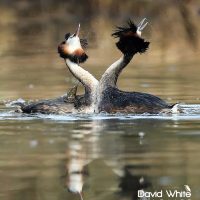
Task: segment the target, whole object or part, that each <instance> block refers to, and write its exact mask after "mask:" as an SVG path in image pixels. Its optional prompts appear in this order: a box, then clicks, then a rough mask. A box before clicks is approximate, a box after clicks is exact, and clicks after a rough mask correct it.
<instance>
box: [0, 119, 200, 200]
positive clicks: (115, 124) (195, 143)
mask: <svg viewBox="0 0 200 200" xmlns="http://www.w3.org/2000/svg"><path fill="white" fill-rule="evenodd" d="M8 122H9V124H8ZM0 123H1V126H0V146H1V151H0V179H1V183H0V196H1V199H2V200H8V199H9V200H21V199H22V198H23V199H24V198H26V199H30V200H32V199H33V200H39V199H42V200H43V199H44V200H45V199H48V200H49V199H52V200H53V199H72V200H75V199H77V195H78V194H79V193H81V194H82V193H83V194H82V195H83V199H84V200H86V199H87V200H89V199H107V200H114V199H116V200H117V199H124V200H131V199H136V195H137V190H138V189H144V190H145V191H154V190H161V189H167V188H168V189H174V188H182V187H183V185H189V186H190V187H191V188H192V195H193V196H192V197H193V200H198V199H199V197H200V196H199V193H198V188H199V178H198V177H199V175H200V174H199V170H198V169H199V167H200V162H199V160H198V159H197V158H198V155H199V152H200V149H199V142H200V141H199V134H198V132H199V129H200V126H199V121H195V120H192V121H189V120H185V121H181V120H180V121H171V120H166V119H164V120H163V119H148V118H146V119H128V120H125V119H122V120H121V119H120V118H119V119H110V120H109V119H105V120H91V119H88V120H76V121H60V122H59V121H57V122H56V121H49V120H45V119H43V120H39V119H37V120H31V121H26V120H24V121H17V120H9V121H8V120H1V121H0ZM66 172H67V175H66V177H65V178H64V179H65V181H64V182H65V183H64V184H63V181H62V180H63V179H61V177H62V176H63V174H66ZM5 183H6V184H5ZM67 188H68V189H69V190H70V191H71V192H73V193H75V194H73V193H70V192H68V191H67ZM81 191H82V192H81ZM78 196H79V195H78ZM79 198H80V197H79ZM164 199H165V198H164Z"/></svg>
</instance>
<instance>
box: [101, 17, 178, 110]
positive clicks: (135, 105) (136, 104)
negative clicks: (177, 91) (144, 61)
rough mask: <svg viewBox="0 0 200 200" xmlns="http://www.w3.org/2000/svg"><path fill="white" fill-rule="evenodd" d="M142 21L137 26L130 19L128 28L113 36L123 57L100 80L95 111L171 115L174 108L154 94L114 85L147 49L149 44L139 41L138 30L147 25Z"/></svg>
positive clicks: (118, 28) (140, 39) (118, 31)
mask: <svg viewBox="0 0 200 200" xmlns="http://www.w3.org/2000/svg"><path fill="white" fill-rule="evenodd" d="M145 20H146V19H143V20H142V21H141V22H140V23H139V24H138V26H136V25H135V24H134V23H133V22H132V21H131V20H129V21H128V25H127V27H117V30H116V31H115V32H114V33H113V34H112V36H114V37H115V38H119V41H118V42H117V43H116V46H117V48H118V49H119V50H120V51H121V52H122V53H123V56H122V57H121V58H120V59H119V60H117V61H116V62H115V63H113V64H112V65H111V66H110V67H109V68H108V69H107V70H106V71H105V73H104V74H103V75H102V77H101V79H100V81H99V91H98V105H97V107H98V112H102V111H105V112H108V113H116V112H123V113H124V112H126V113H160V112H170V111H171V109H172V108H173V107H174V105H169V104H168V103H166V102H165V101H163V100H162V99H160V98H159V97H156V96H154V95H151V94H146V93H140V92H124V91H121V90H119V89H118V88H117V86H116V83H117V79H118V77H119V75H120V73H121V72H122V70H123V69H124V68H125V67H126V66H127V64H128V63H129V62H130V61H131V59H132V58H133V56H134V55H135V54H137V53H144V52H145V51H146V50H147V49H148V47H149V42H147V41H145V40H144V39H143V38H141V31H142V30H143V29H144V27H145V26H146V25H147V22H145ZM174 110H175V111H176V109H174Z"/></svg>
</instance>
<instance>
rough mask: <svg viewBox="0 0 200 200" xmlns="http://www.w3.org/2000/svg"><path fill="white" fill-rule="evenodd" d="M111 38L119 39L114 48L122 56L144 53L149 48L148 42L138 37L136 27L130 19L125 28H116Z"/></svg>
mask: <svg viewBox="0 0 200 200" xmlns="http://www.w3.org/2000/svg"><path fill="white" fill-rule="evenodd" d="M112 36H113V37H115V38H119V41H118V42H117V43H116V46H117V48H118V49H119V50H120V51H121V52H122V53H123V54H136V53H144V52H145V51H146V50H147V49H148V47H149V42H147V41H145V40H144V39H143V38H141V37H140V36H139V35H138V33H137V26H136V25H135V24H134V23H133V22H132V21H131V20H130V19H129V20H128V22H127V26H125V27H120V26H117V29H116V31H115V32H114V33H113V34H112Z"/></svg>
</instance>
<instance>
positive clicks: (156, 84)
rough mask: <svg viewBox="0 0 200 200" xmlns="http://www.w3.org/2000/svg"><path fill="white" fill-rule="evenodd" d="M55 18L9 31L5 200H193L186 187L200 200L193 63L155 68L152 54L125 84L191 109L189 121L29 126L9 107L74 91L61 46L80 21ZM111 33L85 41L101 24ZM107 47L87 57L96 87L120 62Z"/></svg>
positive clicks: (1, 85) (131, 69)
mask: <svg viewBox="0 0 200 200" xmlns="http://www.w3.org/2000/svg"><path fill="white" fill-rule="evenodd" d="M41 2H42V1H41ZM43 2H46V1H43ZM24 8H26V6H24ZM43 12H45V10H43ZM63 12H64V11H63ZM19 13H21V12H19ZM28 13H29V12H28ZM64 13H66V11H65V12H64ZM11 16H12V15H11ZM42 16H43V15H42ZM55 16H57V15H55ZM55 16H54V15H53V13H51V14H50V13H49V15H48V17H47V16H46V18H45V17H43V18H41V17H40V16H39V15H38V18H37V17H36V16H33V17H32V15H31V13H30V16H29V18H28V19H27V18H26V17H25V18H23V16H22V18H23V20H22V18H16V16H13V18H14V19H15V20H19V21H20V23H18V22H17V21H15V22H12V20H11V22H10V23H11V25H2V24H1V27H2V28H1V34H2V35H0V36H1V37H0V40H1V46H0V58H1V59H0V66H1V72H0V200H22V199H27V200H46V199H48V200H66V199H74V200H75V199H79V198H80V197H79V195H78V194H75V193H76V192H77V191H80V190H81V189H82V192H83V198H84V199H85V200H90V199H93V200H101V199H102V200H116V199H120V200H123V199H124V200H126V199H127V200H131V199H137V191H138V190H140V189H143V190H145V191H149V192H150V191H151V192H155V191H163V199H165V200H167V199H175V198H167V196H166V194H165V190H175V189H177V190H178V191H186V188H187V187H185V186H184V185H188V186H189V188H190V189H191V194H192V197H190V198H182V199H184V200H188V199H192V200H199V199H200V170H199V169H200V159H199V155H200V90H199V85H200V78H199V74H200V68H199V62H196V61H191V60H187V59H189V58H190V55H188V57H183V59H182V61H183V62H182V63H173V62H171V63H173V64H169V62H167V63H165V62H161V63H159V64H158V63H157V62H156V64H155V65H154V64H152V63H153V62H152V60H154V59H155V60H156V59H157V58H156V57H154V55H151V51H150V53H149V54H147V57H146V55H142V56H139V55H138V56H137V57H136V59H134V62H132V63H131V64H130V65H129V66H128V67H127V69H126V70H125V71H124V72H123V74H122V75H121V76H120V80H119V87H120V89H123V90H128V91H133V90H135V91H143V92H148V93H151V94H155V95H157V96H160V97H161V98H163V99H165V100H167V101H168V102H170V103H176V102H180V103H182V104H183V105H182V108H183V109H184V111H185V113H184V114H179V115H175V114H174V115H156V116H151V115H139V116H137V115H136V116H134V115H120V114H118V115H106V114H99V115H86V114H85V115H67V116H55V115H50V116H49V115H36V116H30V115H21V114H16V113H13V110H14V108H10V107H6V106H5V103H8V102H9V101H13V100H17V99H19V98H22V99H25V100H35V99H42V98H53V97H57V96H59V95H62V94H64V93H65V92H66V91H67V89H68V88H69V87H70V86H72V85H73V84H74V79H73V78H71V75H70V73H69V72H68V71H67V70H66V67H65V64H64V62H63V61H62V60H61V59H60V58H59V57H58V55H57V44H58V43H59V42H60V41H62V40H63V35H64V33H65V32H66V31H68V30H70V31H71V30H73V29H74V26H73V27H69V24H71V22H70V19H71V18H70V19H69V18H67V20H68V23H65V22H63V21H62V23H59V18H56V17H55ZM60 18H62V16H61V17H60ZM11 19H12V18H11ZM62 19H63V18H62ZM75 21H77V22H78V19H77V20H75ZM12 23H14V26H13V25H12ZM85 23H86V24H87V20H86V21H85ZM98 23H99V24H98ZM102 23H103V20H102V21H101V20H99V22H93V23H91V24H93V25H91V24H90V25H89V28H88V29H87V27H86V28H83V32H84V33H85V35H86V33H89V34H91V35H92V30H93V29H94V24H95V25H98V26H97V27H100V30H101V31H102V30H105V32H106V34H107V35H109V36H110V33H111V29H112V28H113V27H110V24H109V30H107V29H106V28H107V27H104V26H103V27H104V28H105V29H103V28H101V26H100V25H102ZM66 24H68V26H66ZM64 26H66V29H67V30H65V29H64V28H63V29H62V30H61V27H64ZM70 26H72V25H70ZM92 26H93V29H92V28H91V27H92ZM83 27H84V25H83ZM152 29H153V28H152ZM103 32H104V31H102V32H100V33H99V35H97V38H96V39H98V40H101V39H102V38H101V37H103V36H102V35H103ZM107 32H108V33H107ZM91 35H89V36H90V38H91ZM107 35H106V38H107ZM104 38H105V37H104ZM154 40H156V39H155V38H154ZM109 41H110V39H109ZM103 42H105V45H104V43H103V44H102V43H101V44H95V45H96V46H95V45H94V46H93V48H90V49H89V50H88V54H89V55H91V59H89V60H88V62H87V64H85V68H86V69H87V70H88V71H90V72H91V73H92V74H95V75H96V77H97V78H99V77H100V76H101V74H102V73H103V72H104V71H105V69H106V68H107V66H108V65H109V64H111V63H112V62H113V61H114V60H115V59H116V58H118V57H119V53H118V52H117V51H116V49H115V46H114V40H113V41H112V42H108V41H107V40H103ZM107 43H109V45H107ZM110 43H111V45H110ZM91 46H92V45H91ZM95 48H98V50H97V51H96V50H95ZM152 49H153V48H152ZM108 52H109V53H108ZM186 58H187V59H186ZM161 60H162V59H161ZM164 60H165V59H164ZM149 63H150V64H149ZM80 91H81V89H80ZM82 186H83V188H82ZM68 190H72V191H73V192H72V193H71V192H69V191H68ZM143 199H145V198H143ZM151 199H152V198H151ZM155 199H159V200H160V199H161V198H155ZM176 199H178V200H179V199H181V198H179V197H177V198H176Z"/></svg>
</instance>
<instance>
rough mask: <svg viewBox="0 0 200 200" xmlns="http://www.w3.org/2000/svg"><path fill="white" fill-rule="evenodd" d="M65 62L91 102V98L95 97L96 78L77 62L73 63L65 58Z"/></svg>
mask: <svg viewBox="0 0 200 200" xmlns="http://www.w3.org/2000/svg"><path fill="white" fill-rule="evenodd" d="M65 63H66V65H67V66H68V68H69V70H70V72H71V73H72V74H73V76H74V77H75V78H76V79H78V80H79V81H80V82H81V83H82V84H83V86H84V87H85V95H86V96H88V97H89V98H90V100H91V102H93V101H94V100H93V98H95V95H96V90H97V86H98V80H97V79H96V78H95V77H94V76H93V75H92V74H90V73H89V72H88V71H86V70H84V69H83V68H82V67H80V66H79V65H78V64H77V63H74V62H72V61H70V60H69V59H65Z"/></svg>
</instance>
